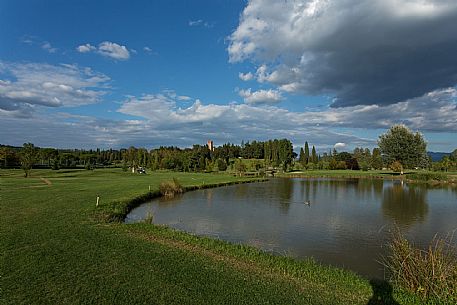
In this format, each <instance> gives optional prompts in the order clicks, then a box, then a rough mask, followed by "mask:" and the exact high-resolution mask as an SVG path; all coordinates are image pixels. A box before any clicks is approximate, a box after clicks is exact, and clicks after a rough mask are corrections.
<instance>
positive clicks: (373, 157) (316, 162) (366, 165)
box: [295, 142, 384, 170]
mask: <svg viewBox="0 0 457 305" xmlns="http://www.w3.org/2000/svg"><path fill="white" fill-rule="evenodd" d="M297 161H298V162H296V166H295V168H296V169H306V170H309V169H311V170H312V169H321V170H336V169H351V170H360V169H362V170H369V169H382V168H383V166H384V161H383V158H382V156H381V151H380V149H379V148H374V149H373V150H372V151H371V150H370V149H368V148H362V147H358V148H355V149H354V152H353V153H349V152H340V153H339V152H337V150H336V149H333V150H330V151H329V152H328V153H323V154H322V155H320V154H317V153H316V149H315V147H314V146H313V147H312V150H311V153H310V150H309V145H308V142H305V146H304V148H303V147H302V148H300V153H299V157H298V160H297Z"/></svg>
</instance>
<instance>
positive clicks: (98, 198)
mask: <svg viewBox="0 0 457 305" xmlns="http://www.w3.org/2000/svg"><path fill="white" fill-rule="evenodd" d="M99 200H100V196H97V203H96V204H95V206H96V207H98V201H99Z"/></svg>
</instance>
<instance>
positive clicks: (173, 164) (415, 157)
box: [0, 125, 457, 174]
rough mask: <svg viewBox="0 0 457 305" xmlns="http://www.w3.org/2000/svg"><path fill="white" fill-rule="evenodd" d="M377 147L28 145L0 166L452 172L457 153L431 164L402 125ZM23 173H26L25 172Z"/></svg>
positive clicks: (7, 151) (1, 157) (5, 151)
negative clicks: (250, 165)
mask: <svg viewBox="0 0 457 305" xmlns="http://www.w3.org/2000/svg"><path fill="white" fill-rule="evenodd" d="M378 145H379V148H374V149H373V150H370V149H368V148H361V147H358V148H355V149H354V151H353V153H349V152H337V151H336V150H335V149H333V150H331V151H329V152H328V153H323V154H322V155H320V154H317V152H316V148H315V146H314V145H313V146H312V149H311V151H310V148H309V144H308V142H305V145H304V147H302V148H300V153H299V155H298V159H297V154H295V153H294V152H293V146H292V143H291V142H290V141H289V140H287V139H280V140H278V139H275V140H269V141H264V142H262V141H252V142H246V143H245V142H242V143H241V145H235V144H230V143H226V144H223V145H222V146H219V147H215V148H214V149H213V150H210V149H209V147H208V146H206V145H194V146H193V147H192V148H184V149H182V148H178V147H173V146H170V147H160V148H157V149H152V150H147V149H145V148H135V147H133V146H131V147H130V148H128V149H120V150H114V149H109V150H100V149H96V150H63V149H54V148H38V147H35V146H34V145H33V144H31V143H27V144H24V146H23V147H22V148H21V147H11V146H0V167H19V166H22V167H23V168H31V167H32V166H36V167H50V168H53V169H59V168H74V167H82V166H84V167H86V168H88V169H90V168H93V167H106V166H121V167H123V168H124V169H125V170H127V169H128V168H129V167H139V166H141V167H145V168H150V169H152V170H158V169H168V170H177V171H212V170H219V171H224V170H226V169H227V168H228V167H231V168H232V169H236V170H237V171H243V170H245V169H244V168H243V167H244V166H245V165H244V164H243V162H237V161H236V160H238V159H240V158H244V159H257V160H263V162H255V164H254V165H253V167H254V170H259V169H260V168H262V167H275V168H281V169H283V170H288V169H291V168H299V169H330V170H332V169H352V170H359V169H363V170H369V169H382V168H383V167H392V164H394V165H395V168H400V169H402V168H429V169H434V170H446V171H447V170H451V169H456V168H457V149H456V150H454V152H452V153H451V154H450V155H449V156H445V157H444V158H443V160H441V161H440V162H435V163H432V162H431V159H430V157H429V156H427V154H426V146H427V145H426V142H425V140H424V138H423V136H422V135H421V134H420V133H413V132H411V131H410V130H409V129H408V128H407V127H405V126H403V125H396V126H393V127H392V128H390V130H388V131H387V132H386V133H385V134H382V135H381V136H380V137H379V140H378ZM26 174H27V172H26Z"/></svg>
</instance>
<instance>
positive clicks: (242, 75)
mask: <svg viewBox="0 0 457 305" xmlns="http://www.w3.org/2000/svg"><path fill="white" fill-rule="evenodd" d="M238 77H239V78H240V79H241V80H244V81H249V80H251V79H253V78H254V74H252V73H251V72H248V73H241V72H240V73H238Z"/></svg>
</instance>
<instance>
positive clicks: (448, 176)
mask: <svg viewBox="0 0 457 305" xmlns="http://www.w3.org/2000/svg"><path fill="white" fill-rule="evenodd" d="M276 176H279V177H307V178H322V177H324V178H371V179H390V180H394V179H404V180H408V181H410V182H428V183H450V184H456V183H457V172H431V171H422V170H405V172H404V174H403V175H400V174H399V173H394V172H392V171H390V170H370V171H361V170H360V171H353V170H308V171H294V172H288V173H282V174H277V175H276Z"/></svg>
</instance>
